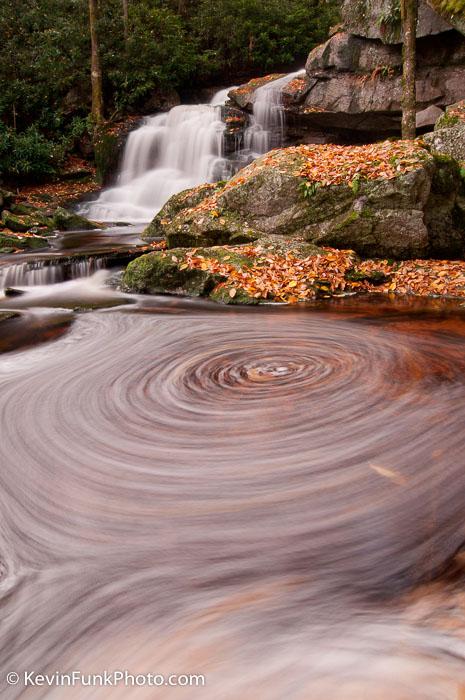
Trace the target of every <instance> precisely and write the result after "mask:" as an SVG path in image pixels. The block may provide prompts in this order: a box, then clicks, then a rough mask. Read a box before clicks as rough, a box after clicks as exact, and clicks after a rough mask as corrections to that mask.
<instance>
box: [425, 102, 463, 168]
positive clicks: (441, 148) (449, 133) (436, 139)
mask: <svg viewBox="0 0 465 700" xmlns="http://www.w3.org/2000/svg"><path fill="white" fill-rule="evenodd" d="M446 116H447V118H448V119H449V125H448V126H445V127H443V128H440V129H437V130H435V131H433V132H432V133H430V134H426V135H425V136H424V137H423V138H424V141H425V143H426V144H428V146H429V147H430V148H431V150H432V151H433V152H434V153H440V154H443V155H448V156H451V157H452V158H455V159H456V160H459V161H465V122H462V121H460V120H459V119H458V117H456V116H454V115H453V114H451V113H449V112H448V113H446ZM454 120H455V121H454Z"/></svg>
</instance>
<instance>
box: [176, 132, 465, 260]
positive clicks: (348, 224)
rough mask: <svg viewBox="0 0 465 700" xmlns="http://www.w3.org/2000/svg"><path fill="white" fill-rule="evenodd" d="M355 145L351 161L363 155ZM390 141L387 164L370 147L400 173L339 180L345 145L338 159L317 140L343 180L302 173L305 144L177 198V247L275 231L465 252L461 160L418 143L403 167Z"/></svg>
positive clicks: (325, 162) (327, 173) (355, 243)
mask: <svg viewBox="0 0 465 700" xmlns="http://www.w3.org/2000/svg"><path fill="white" fill-rule="evenodd" d="M351 148H352V147H347V161H348V163H350V162H351V159H352V158H355V159H359V158H360V157H361V155H360V153H359V152H358V151H356V150H354V152H353V153H352V150H351ZM354 148H355V147H354ZM383 148H384V150H381V151H380V152H381V153H382V156H380V157H382V158H383V159H384V160H385V162H386V165H385V166H383V164H382V162H381V161H380V160H379V159H377V158H378V156H377V155H376V152H375V153H374V155H373V154H372V152H371V151H367V154H368V153H369V154H371V155H370V157H372V158H373V169H374V171H375V173H376V171H380V172H383V167H384V168H391V176H390V177H386V176H380V177H378V178H373V179H363V178H362V177H358V178H357V179H354V180H353V181H350V179H349V178H347V179H344V178H342V179H341V177H340V173H341V171H340V168H341V165H340V163H341V160H342V159H343V158H344V155H345V154H344V153H343V152H342V153H341V152H338V158H339V159H340V160H338V163H339V165H337V166H333V165H332V163H333V159H332V156H331V153H330V152H328V151H327V150H325V149H324V147H321V149H320V148H319V147H316V146H314V147H312V150H311V153H312V156H311V158H312V163H313V166H312V167H313V168H314V171H315V172H317V173H321V174H322V176H323V175H324V177H325V178H329V179H330V181H331V182H333V183H334V182H336V183H338V184H328V183H327V181H323V182H319V181H317V182H313V181H309V180H308V179H307V178H306V176H304V175H302V174H301V173H302V172H304V173H305V172H306V170H305V167H306V163H307V161H306V158H307V157H308V151H306V150H305V147H298V148H288V149H279V150H275V151H273V152H272V153H271V154H266V155H265V156H263V157H262V158H260V159H258V160H256V161H254V163H252V164H251V165H249V166H248V167H247V168H244V169H243V170H241V171H240V172H239V173H238V174H237V175H236V176H235V177H233V178H232V179H231V180H230V181H229V182H228V183H226V185H225V186H224V187H223V188H221V189H217V190H215V191H214V192H213V194H212V195H211V196H209V197H207V198H206V199H202V200H201V201H200V202H199V204H197V205H194V206H187V207H185V208H181V209H179V200H177V201H175V202H174V206H173V212H174V213H173V215H172V216H171V217H169V216H167V217H166V218H165V219H164V222H163V231H164V234H165V236H166V240H167V243H168V247H169V248H172V247H186V246H187V247H189V246H190V247H194V246H195V247H199V246H212V245H227V244H234V243H239V242H247V241H254V240H257V239H260V238H262V237H263V236H271V237H274V238H276V239H277V238H281V237H282V238H283V239H297V240H303V239H305V240H307V241H308V242H309V243H313V244H316V245H320V246H321V245H323V246H325V245H326V246H333V247H342V248H351V249H353V250H355V251H356V252H358V253H359V254H361V255H364V256H367V257H373V256H374V257H394V258H412V257H426V256H434V255H437V254H438V253H440V254H441V255H443V254H444V255H447V254H453V255H457V254H461V252H463V251H464V246H465V243H464V240H465V230H464V225H463V217H462V216H461V211H462V209H461V207H462V204H461V202H462V200H463V197H464V195H465V193H464V181H463V179H462V177H461V171H460V168H459V166H458V164H457V162H456V161H455V160H453V159H447V158H445V157H444V156H440V155H437V154H435V155H432V154H431V153H429V152H428V151H427V150H425V149H422V148H421V147H415V149H414V151H412V154H411V155H407V156H406V161H405V162H406V163H407V164H408V167H407V168H405V167H404V166H401V165H396V164H397V163H398V161H397V156H396V155H393V156H392V158H393V159H394V160H393V163H391V162H390V161H389V160H388V158H389V149H390V148H391V146H390V145H386V146H384V145H383ZM396 148H397V147H393V151H392V152H393V153H394V154H396V153H397V151H396V150H395V149H396ZM399 148H400V146H399ZM409 153H410V152H409ZM386 154H387V155H386ZM362 155H363V154H362ZM320 158H321V166H320V165H319V160H318V159H320ZM392 158H391V159H392ZM412 159H413V160H412ZM356 162H358V160H357V161H356ZM315 164H316V165H315ZM331 168H333V169H334V172H332V171H331ZM302 169H303V170H302ZM171 206H172V205H171V204H170V203H168V205H167V207H166V209H165V211H166V212H168V210H169V208H170V207H171ZM438 212H440V216H439V215H438Z"/></svg>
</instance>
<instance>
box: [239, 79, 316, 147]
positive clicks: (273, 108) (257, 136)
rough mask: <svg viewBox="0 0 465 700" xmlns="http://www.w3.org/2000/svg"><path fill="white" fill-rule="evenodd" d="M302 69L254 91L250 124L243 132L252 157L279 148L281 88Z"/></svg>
mask: <svg viewBox="0 0 465 700" xmlns="http://www.w3.org/2000/svg"><path fill="white" fill-rule="evenodd" d="M303 73H304V70H303V69H301V70H298V71H296V72H295V73H290V74H289V75H284V76H283V77H282V78H278V79H277V80H272V81H271V82H269V83H266V84H265V85H262V86H261V87H259V88H258V90H256V92H255V100H254V103H253V115H252V118H251V124H250V126H249V128H248V129H247V131H246V133H245V138H244V146H245V150H246V151H249V152H250V153H251V154H252V156H253V157H254V158H256V157H258V156H260V155H263V154H264V153H267V151H270V150H271V149H272V148H279V146H282V144H283V141H284V126H285V118H284V117H285V113H284V106H283V101H282V90H283V88H284V87H285V86H286V85H287V84H288V83H289V82H290V81H291V80H293V79H294V78H296V77H297V76H299V75H302V74H303Z"/></svg>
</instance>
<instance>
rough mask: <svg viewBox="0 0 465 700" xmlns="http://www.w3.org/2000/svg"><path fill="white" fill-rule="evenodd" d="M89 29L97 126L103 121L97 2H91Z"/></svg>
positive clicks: (93, 104)
mask: <svg viewBox="0 0 465 700" xmlns="http://www.w3.org/2000/svg"><path fill="white" fill-rule="evenodd" d="M89 27H90V44H91V65H90V75H91V84H92V117H93V120H94V123H95V124H96V125H98V124H100V123H101V122H102V121H103V96H102V70H101V68H100V56H99V46H98V36H97V0H89Z"/></svg>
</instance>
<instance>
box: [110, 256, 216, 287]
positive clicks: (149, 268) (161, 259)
mask: <svg viewBox="0 0 465 700" xmlns="http://www.w3.org/2000/svg"><path fill="white" fill-rule="evenodd" d="M184 253H185V251H183V250H173V251H170V252H169V253H161V252H157V253H147V254H146V255H141V256H140V257H139V258H136V259H135V260H133V261H132V262H130V263H129V265H128V266H127V268H126V270H125V273H124V276H123V283H122V284H123V288H124V289H125V290H127V291H130V292H138V293H142V294H163V293H166V292H168V293H174V294H187V295H189V296H208V294H209V293H210V292H211V291H212V289H213V288H214V287H215V286H216V285H217V284H219V283H220V282H221V281H223V280H224V278H223V277H221V276H220V275H216V274H212V273H211V272H208V271H207V270H190V269H189V268H186V269H184V270H182V269H181V265H182V263H183V259H184ZM173 257H174V258H177V260H173Z"/></svg>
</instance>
